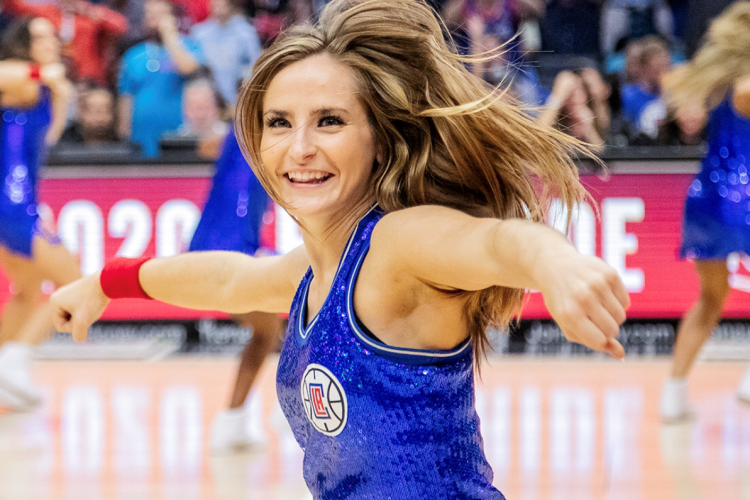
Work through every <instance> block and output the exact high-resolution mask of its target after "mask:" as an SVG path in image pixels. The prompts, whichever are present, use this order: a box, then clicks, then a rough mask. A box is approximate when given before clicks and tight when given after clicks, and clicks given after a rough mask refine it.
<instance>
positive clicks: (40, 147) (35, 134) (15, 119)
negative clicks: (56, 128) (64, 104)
mask: <svg viewBox="0 0 750 500" xmlns="http://www.w3.org/2000/svg"><path fill="white" fill-rule="evenodd" d="M51 121H52V104H51V98H50V90H49V89H48V88H47V87H41V89H40V93H39V102H38V103H37V105H36V106H34V107H33V108H0V245H2V246H4V247H6V248H7V249H9V250H11V251H12V252H14V253H18V254H21V255H24V256H27V257H30V256H31V241H32V238H33V236H34V234H35V233H37V232H40V231H41V228H40V224H38V219H39V216H38V215H37V209H36V183H37V170H38V168H39V164H40V163H41V162H42V161H43V158H44V153H45V151H46V144H45V138H46V135H47V129H48V128H49V125H50V123H51Z"/></svg>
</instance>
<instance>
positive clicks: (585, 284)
mask: <svg viewBox="0 0 750 500" xmlns="http://www.w3.org/2000/svg"><path fill="white" fill-rule="evenodd" d="M576 260H577V261H575V262H570V263H569V265H568V266H566V267H561V268H559V270H560V273H559V275H558V276H557V279H553V281H554V282H555V286H552V287H551V288H550V289H549V290H547V292H546V293H545V303H547V307H548V308H549V311H550V314H552V317H553V319H554V320H555V321H557V323H558V325H559V326H560V328H561V329H562V331H563V334H564V335H565V337H566V338H567V339H568V340H570V341H572V342H577V343H580V344H583V345H585V346H586V347H589V348H591V349H594V350H596V351H600V352H606V353H608V354H610V355H611V356H612V357H615V358H617V359H622V358H623V357H624V355H625V350H624V349H623V347H622V345H621V344H620V343H619V342H618V341H617V336H618V334H619V332H620V327H619V325H620V324H622V323H623V322H624V321H625V319H626V314H625V310H626V309H627V307H629V306H630V297H629V296H628V293H627V290H626V289H625V286H624V285H623V283H622V280H621V279H620V277H619V276H618V274H617V272H616V271H615V270H614V269H612V268H611V267H610V266H609V265H607V264H605V263H604V262H603V261H602V260H600V259H597V258H595V257H585V256H580V260H578V259H576Z"/></svg>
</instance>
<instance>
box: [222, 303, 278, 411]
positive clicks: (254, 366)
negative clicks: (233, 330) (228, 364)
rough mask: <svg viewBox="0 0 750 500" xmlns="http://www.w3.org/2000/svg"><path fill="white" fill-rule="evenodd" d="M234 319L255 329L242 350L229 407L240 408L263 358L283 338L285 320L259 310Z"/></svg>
mask: <svg viewBox="0 0 750 500" xmlns="http://www.w3.org/2000/svg"><path fill="white" fill-rule="evenodd" d="M234 319H235V321H236V322H237V323H239V324H240V325H241V326H244V327H251V328H252V329H253V337H252V338H251V339H250V342H248V343H247V345H246V346H245V348H244V350H243V351H242V359H241V360H240V366H239V369H238V370H237V378H236V379H235V383H234V390H233V391H232V399H231V400H230V402H229V408H240V407H242V405H243V404H245V399H246V398H247V395H248V393H249V392H250V388H251V387H252V386H253V383H254V382H255V378H256V377H257V375H258V372H259V371H260V368H261V366H262V365H263V360H265V359H266V356H268V354H269V353H270V352H271V351H272V350H273V349H275V348H276V347H277V346H278V344H279V342H280V340H281V331H282V327H283V326H282V325H283V320H282V319H281V318H280V317H279V316H278V314H270V313H259V312H252V313H247V314H242V315H238V316H235V317H234Z"/></svg>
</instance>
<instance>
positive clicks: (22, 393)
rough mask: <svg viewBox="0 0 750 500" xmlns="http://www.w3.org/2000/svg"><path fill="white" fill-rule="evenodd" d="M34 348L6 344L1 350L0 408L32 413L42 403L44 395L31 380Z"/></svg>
mask: <svg viewBox="0 0 750 500" xmlns="http://www.w3.org/2000/svg"><path fill="white" fill-rule="evenodd" d="M31 357H32V347H31V346H30V345H28V344H22V343H19V342H6V343H5V344H4V345H3V347H2V348H0V406H3V407H5V408H6V409H9V410H12V411H30V410H33V409H34V408H36V407H37V406H39V405H40V404H41V403H42V394H41V391H40V390H39V388H38V387H37V386H36V385H35V384H34V382H33V381H32V380H31Z"/></svg>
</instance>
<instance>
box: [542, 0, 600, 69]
mask: <svg viewBox="0 0 750 500" xmlns="http://www.w3.org/2000/svg"><path fill="white" fill-rule="evenodd" d="M601 9H602V7H601V0H549V1H548V2H547V8H546V13H545V14H544V17H542V19H541V21H540V23H539V27H540V30H541V37H542V50H543V51H549V52H552V53H553V54H576V55H585V56H589V57H592V58H595V59H598V58H599V49H598V44H599V20H600V17H601Z"/></svg>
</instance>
